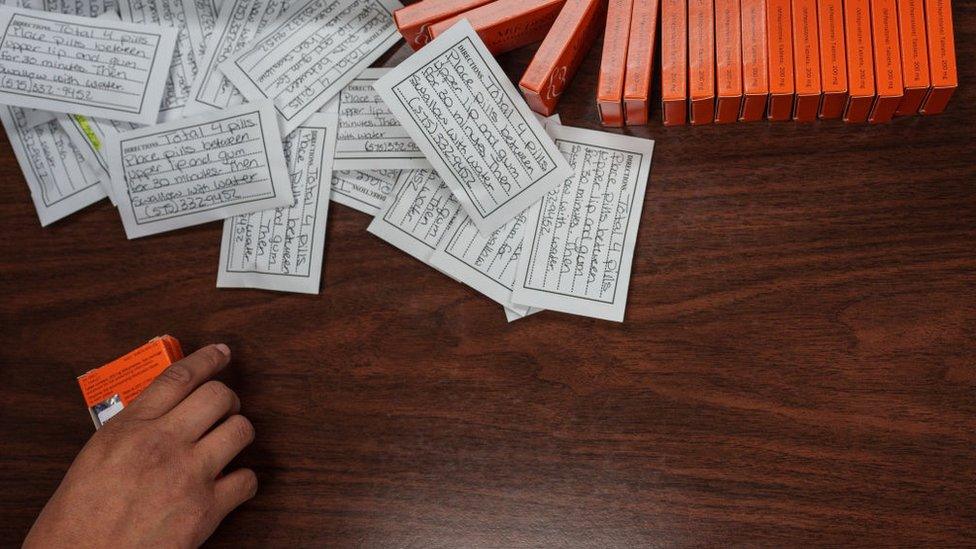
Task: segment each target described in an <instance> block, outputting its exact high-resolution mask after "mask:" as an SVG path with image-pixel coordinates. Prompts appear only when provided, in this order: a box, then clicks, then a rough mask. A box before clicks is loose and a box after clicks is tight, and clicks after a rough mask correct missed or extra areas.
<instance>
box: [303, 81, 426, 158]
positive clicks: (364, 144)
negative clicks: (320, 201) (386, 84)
mask: <svg viewBox="0 0 976 549" xmlns="http://www.w3.org/2000/svg"><path fill="white" fill-rule="evenodd" d="M388 72H390V69H387V68H383V69H366V70H364V71H363V72H362V73H361V74H360V75H359V76H357V77H356V78H354V79H353V80H352V82H350V83H348V84H346V86H345V87H344V88H342V90H341V91H339V95H337V96H335V97H333V98H332V100H331V101H329V103H328V104H326V106H325V107H324V108H323V109H322V111H323V112H334V113H336V114H338V116H339V139H338V141H336V169H339V170H374V169H383V168H386V169H412V168H423V169H431V166H430V162H427V159H426V158H425V157H424V153H423V152H421V151H420V147H418V146H417V144H416V143H414V142H413V139H411V138H410V135H409V134H407V131H406V130H404V129H403V127H402V126H400V122H399V121H398V120H397V119H396V117H395V116H393V113H391V112H390V109H388V108H387V106H386V103H384V102H383V98H381V97H380V95H379V94H378V93H376V90H374V89H373V83H374V82H376V81H377V80H378V79H379V78H380V77H381V76H383V75H384V74H386V73H388Z"/></svg>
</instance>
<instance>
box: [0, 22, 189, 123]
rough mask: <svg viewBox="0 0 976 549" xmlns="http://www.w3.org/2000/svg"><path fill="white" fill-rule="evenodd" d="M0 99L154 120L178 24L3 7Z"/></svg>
mask: <svg viewBox="0 0 976 549" xmlns="http://www.w3.org/2000/svg"><path fill="white" fill-rule="evenodd" d="M0 29H2V31H3V38H2V39H0V103H3V104H9V105H14V106H20V107H29V108H34V109H43V110H49V111H54V112H70V113H77V114H85V115H90V116H96V117H102V118H108V119H110V120H124V121H127V122H141V123H143V124H151V123H154V122H155V121H156V116H157V114H158V113H159V102H160V99H161V98H162V93H163V84H164V83H165V82H166V76H167V69H168V67H169V63H170V60H171V59H172V56H173V46H174V44H175V41H176V31H175V30H174V29H166V28H162V27H158V26H149V25H134V24H132V23H122V22H116V21H110V20H108V19H104V18H98V19H92V18H88V17H79V16H75V15H62V14H58V13H46V12H38V11H34V10H23V9H16V8H9V7H0Z"/></svg>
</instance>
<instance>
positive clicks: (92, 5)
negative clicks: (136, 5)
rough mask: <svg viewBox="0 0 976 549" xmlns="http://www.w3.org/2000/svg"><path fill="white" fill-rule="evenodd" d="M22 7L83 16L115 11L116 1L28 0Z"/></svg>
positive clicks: (94, 15)
mask: <svg viewBox="0 0 976 549" xmlns="http://www.w3.org/2000/svg"><path fill="white" fill-rule="evenodd" d="M23 7H25V8H31V9H39V10H41V11H52V12H55V13H68V14H71V15H81V16H83V17H98V16H99V15H101V14H103V13H105V12H110V11H115V10H116V8H117V7H118V3H117V2H116V1H115V0H29V1H28V2H27V5H26V6H23Z"/></svg>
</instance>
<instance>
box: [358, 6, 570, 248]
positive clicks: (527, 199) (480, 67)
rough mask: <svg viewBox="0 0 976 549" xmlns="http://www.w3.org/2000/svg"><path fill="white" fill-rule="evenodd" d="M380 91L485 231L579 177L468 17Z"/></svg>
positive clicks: (410, 61)
mask: <svg viewBox="0 0 976 549" xmlns="http://www.w3.org/2000/svg"><path fill="white" fill-rule="evenodd" d="M375 87H376V90H377V91H378V92H379V94H380V96H382V97H383V100H384V101H386V104H387V106H388V107H389V108H390V110H391V111H392V112H393V114H395V115H396V117H397V119H398V120H400V123H401V124H403V127H404V128H405V129H406V130H407V133H409V134H410V136H411V137H413V139H414V141H416V142H417V145H418V146H419V147H420V149H421V150H422V151H423V152H424V155H425V156H426V157H427V160H429V161H430V163H431V164H432V165H433V166H434V169H435V170H437V173H438V174H439V175H440V176H441V177H443V178H444V181H445V182H446V183H447V186H448V187H450V189H451V191H452V192H453V193H454V195H455V196H457V198H458V200H459V201H460V202H461V204H462V206H463V207H464V210H465V212H467V214H468V215H469V216H471V219H472V221H474V224H475V226H477V227H478V230H479V231H481V232H482V233H483V234H486V235H487V234H490V233H491V232H492V231H494V230H495V229H497V228H498V227H501V226H502V225H503V224H504V223H506V222H508V221H509V220H511V219H512V218H513V217H515V216H516V215H518V214H519V213H520V212H522V211H524V210H525V209H526V208H527V207H529V206H530V205H531V204H532V203H533V202H536V201H537V200H539V198H540V197H541V196H542V195H543V194H545V193H546V192H548V191H550V190H552V189H553V188H554V187H555V186H556V185H558V184H559V183H560V182H562V180H563V179H565V178H566V177H567V176H569V174H570V173H572V170H570V168H569V165H568V164H566V159H565V158H563V157H562V156H561V155H560V154H559V151H558V150H557V149H556V146H555V144H553V142H552V139H550V138H549V136H548V135H547V134H546V132H545V129H544V128H543V126H542V124H540V123H539V121H538V120H537V119H536V117H535V116H534V113H533V112H532V111H531V110H529V107H528V106H527V105H526V104H525V100H524V99H523V98H522V96H521V94H519V92H518V91H517V90H516V89H515V87H514V86H512V83H511V82H510V81H509V80H508V76H506V75H505V73H504V72H503V71H502V69H501V67H499V66H498V63H497V62H496V61H495V59H494V58H493V57H492V55H491V54H490V53H489V52H488V50H487V48H485V45H484V43H483V42H482V41H481V39H480V38H479V37H478V35H477V34H476V33H475V32H474V30H472V28H471V25H470V24H468V22H467V20H466V19H465V20H461V21H460V22H459V23H457V24H456V25H454V26H453V27H451V28H450V29H449V30H447V31H446V32H445V33H444V34H442V35H441V36H439V37H437V38H436V39H435V40H434V41H432V42H431V43H429V44H427V45H426V46H424V48H423V49H422V50H420V51H418V52H417V53H415V54H413V56H411V57H410V58H408V59H407V60H406V61H404V62H403V63H401V64H400V65H399V66H398V67H396V68H395V69H393V70H392V71H390V72H389V73H387V75H386V76H384V77H383V78H380V79H379V80H378V81H377V82H376V84H375Z"/></svg>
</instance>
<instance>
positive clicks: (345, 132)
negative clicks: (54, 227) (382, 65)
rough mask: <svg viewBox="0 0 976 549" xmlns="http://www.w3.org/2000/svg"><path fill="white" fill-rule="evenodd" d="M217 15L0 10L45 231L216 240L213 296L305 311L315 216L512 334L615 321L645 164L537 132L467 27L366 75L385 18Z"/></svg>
mask: <svg viewBox="0 0 976 549" xmlns="http://www.w3.org/2000/svg"><path fill="white" fill-rule="evenodd" d="M217 1H218V2H219V4H215V3H214V0H149V1H148V2H146V1H142V0H140V1H135V0H74V1H72V2H65V1H63V0H25V4H26V5H22V6H19V7H11V6H0V26H2V27H3V36H2V39H0V104H2V105H4V106H3V107H0V111H2V113H0V115H2V119H3V125H4V127H5V128H6V131H7V134H8V135H9V137H10V142H11V144H12V145H13V148H14V152H15V153H16V155H17V159H18V161H19V162H20V165H21V168H22V169H23V171H24V176H25V178H26V179H27V183H28V185H29V186H30V188H31V193H32V196H33V200H34V204H35V206H36V208H37V212H38V215H39V217H40V219H41V223H42V224H48V223H51V222H53V221H55V220H57V219H60V218H62V217H64V216H66V215H68V214H70V213H72V212H75V211H77V210H79V209H80V208H83V207H85V206H87V205H89V204H91V203H93V202H95V201H98V200H101V199H102V198H106V197H107V198H108V199H110V200H111V201H112V203H113V204H115V206H116V207H117V209H118V211H119V214H120V216H121V218H122V223H123V225H124V227H125V232H126V235H128V237H129V238H137V237H141V236H146V235H151V234H156V233H160V232H164V231H171V230H175V229H179V228H182V227H187V226H190V225H196V224H199V223H206V222H210V221H217V220H224V232H223V241H222V243H221V249H220V265H219V270H218V275H217V285H218V286H220V287H251V288H265V289H270V290H281V291H292V292H306V293H318V291H319V279H320V275H321V270H322V259H323V258H322V251H323V244H324V240H325V238H326V234H325V231H326V217H327V215H328V208H329V199H330V198H331V199H332V200H334V201H336V202H339V203H341V204H345V205H347V206H350V207H352V208H355V209H357V210H360V211H362V212H365V213H367V214H370V215H373V216H374V220H373V222H372V224H371V225H370V226H369V231H370V232H372V233H373V234H375V235H377V236H379V237H380V238H382V239H384V240H386V241H387V242H389V243H391V244H392V245H394V246H396V247H398V248H400V249H401V250H403V251H405V252H407V253H409V254H410V255H412V256H414V257H416V258H417V259H419V260H421V261H423V262H424V263H427V264H429V265H431V266H432V267H434V268H436V269H438V270H440V271H441V272H443V273H445V274H447V275H449V276H451V277H453V278H455V279H456V280H458V281H460V282H463V283H465V284H468V285H470V286H471V287H472V288H475V289H476V290H478V291H480V292H482V293H483V294H485V295H486V296H488V297H490V298H491V299H493V300H495V301H497V302H498V303H500V304H502V305H503V306H504V307H505V311H506V313H507V315H508V317H509V319H513V318H520V317H522V316H525V315H527V314H529V313H531V312H534V311H536V310H540V309H552V310H558V311H564V312H568V313H575V314H581V315H587V316H593V317H598V318H605V319H611V320H617V321H622V320H623V316H624V306H625V302H626V299H627V288H628V285H629V280H630V267H631V260H632V258H633V250H634V244H635V240H636V237H637V228H638V226H639V224H640V218H641V206H642V204H643V201H644V189H645V186H646V184H647V180H648V174H649V170H650V163H651V153H652V149H653V142H651V141H647V140H641V139H635V138H630V137H624V136H620V135H612V134H607V133H601V132H594V131H590V130H582V129H575V128H569V127H564V126H562V125H560V124H559V121H558V120H554V119H545V120H540V119H537V118H536V117H535V115H533V114H532V113H531V111H530V110H529V109H528V107H527V106H526V104H525V102H524V100H523V99H522V97H521V96H520V95H519V93H518V92H517V91H516V90H515V88H514V87H513V86H512V84H511V82H510V81H509V80H508V78H507V77H506V75H505V74H504V73H503V72H502V70H501V69H500V68H499V66H498V64H497V63H496V62H495V60H494V58H493V57H492V56H491V55H490V54H489V53H488V51H487V49H486V48H485V47H484V44H483V43H482V42H481V40H480V39H479V37H478V35H477V34H476V33H475V32H474V31H473V30H472V29H471V27H470V25H468V23H467V21H461V22H460V23H458V24H457V25H455V26H454V27H453V28H452V29H450V31H449V32H447V33H445V34H443V35H442V36H440V37H439V38H438V39H437V40H435V41H434V42H432V43H431V44H429V45H427V46H426V47H425V48H424V49H422V50H420V51H419V52H417V53H416V54H414V55H413V56H412V57H410V58H409V59H407V60H406V61H405V62H404V63H402V64H401V65H400V66H398V67H396V68H393V69H367V68H366V67H368V66H369V65H370V64H371V63H373V62H374V61H375V60H376V59H377V58H378V57H380V55H382V54H383V53H384V52H386V51H387V50H388V49H389V48H391V47H392V46H394V45H395V44H396V43H397V41H398V40H399V34H398V32H397V29H396V27H395V25H394V23H393V18H392V12H393V11H394V10H396V9H397V8H400V7H401V6H400V4H399V3H398V2H397V1H396V0H287V1H286V0H217ZM116 2H117V5H116ZM116 9H117V11H116ZM330 182H331V188H330V187H329V186H325V187H323V184H325V185H328V184H329V183H330Z"/></svg>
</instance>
